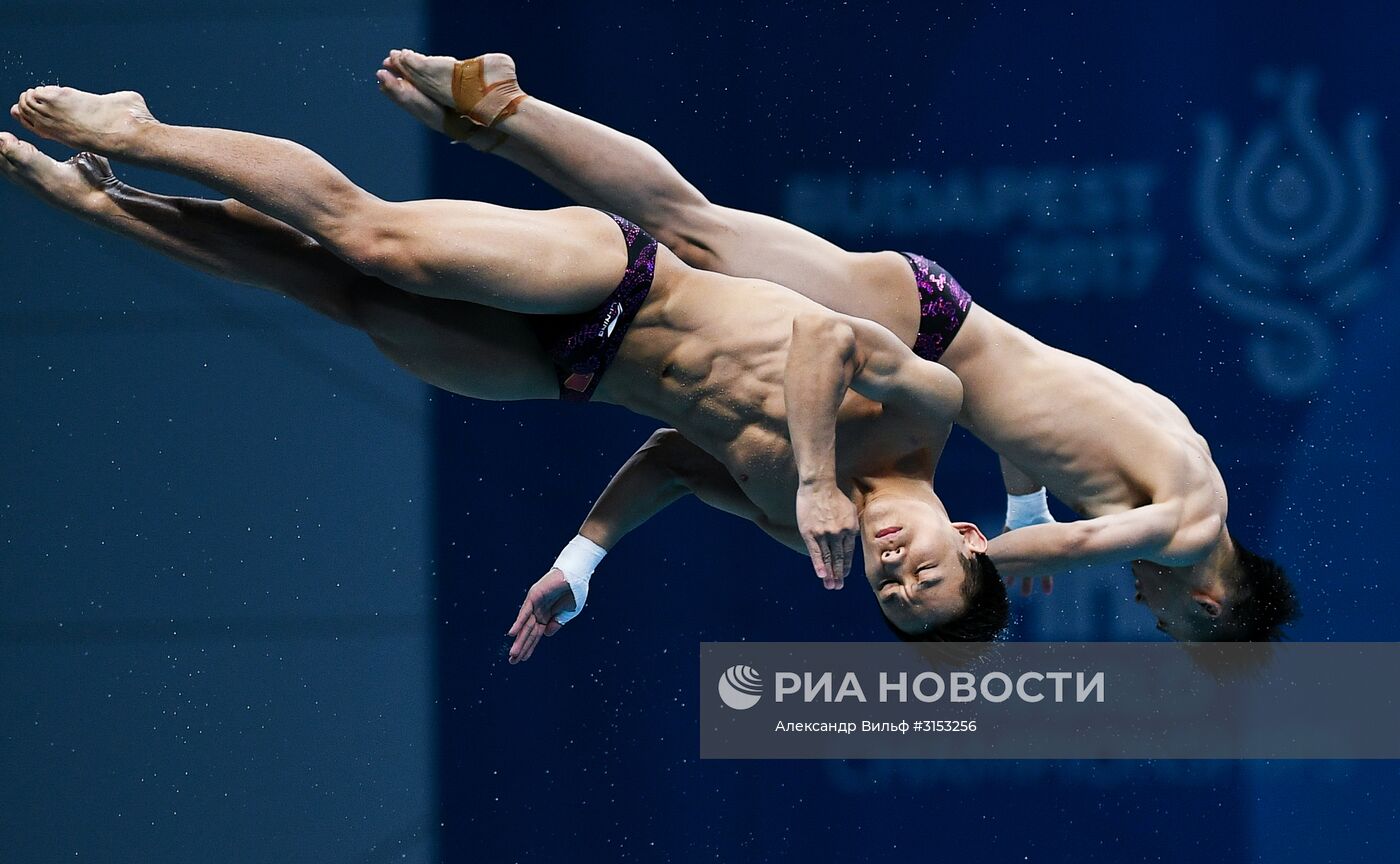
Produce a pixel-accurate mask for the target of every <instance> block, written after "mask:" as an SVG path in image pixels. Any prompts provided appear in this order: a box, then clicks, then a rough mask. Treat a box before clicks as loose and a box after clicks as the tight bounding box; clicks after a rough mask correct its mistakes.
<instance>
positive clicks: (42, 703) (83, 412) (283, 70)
mask: <svg viewBox="0 0 1400 864" xmlns="http://www.w3.org/2000/svg"><path fill="white" fill-rule="evenodd" d="M423 30H424V18H423V13H422V5H421V4H420V3H419V2H417V0H413V2H400V0H389V2H386V3H379V4H375V5H374V6H373V7H370V6H369V5H367V4H344V3H340V2H334V0H277V2H266V0H218V2H200V0H180V2H172V0H130V2H122V3H108V2H98V0H4V2H2V3H0V94H3V96H4V100H3V105H0V107H3V108H6V109H8V107H9V105H10V102H11V100H12V99H13V98H14V97H15V96H16V95H18V94H19V92H20V91H21V90H22V89H24V88H26V87H31V86H35V85H37V84H41V83H53V82H62V83H65V84H71V85H74V86H78V87H85V88H91V89H95V90H109V89H121V88H135V89H139V90H141V91H143V92H144V93H146V95H147V96H148V97H149V99H150V104H151V106H152V108H153V110H154V111H156V112H157V113H158V115H159V116H162V117H164V118H166V119H169V120H171V121H172V122H193V123H212V124H227V125H230V126H235V127H241V128H248V129H254V130H257V131H262V132H268V133H272V134H280V135H286V136H289V137H293V138H297V139H299V140H301V141H304V142H305V143H307V144H308V145H310V146H312V147H315V148H317V149H318V150H320V151H321V152H323V153H325V154H326V155H327V156H328V157H329V158H331V159H333V160H335V161H336V162H338V163H339V164H340V165H341V166H342V167H344V168H345V169H346V170H347V171H348V172H349V173H350V174H351V175H352V176H354V177H355V178H356V179H357V180H359V181H360V182H362V183H364V184H365V185H367V186H368V187H369V188H371V189H373V190H375V191H376V192H378V193H380V194H384V195H389V196H403V197H416V196H421V195H422V194H423V192H424V188H425V185H426V175H427V171H426V164H425V158H424V157H425V152H426V150H425V147H424V142H423V140H422V139H421V138H419V137H417V136H414V135H412V134H411V133H410V132H409V129H408V127H407V125H406V124H405V125H400V120H399V116H398V111H397V109H395V108H393V106H391V105H389V104H387V103H386V102H385V101H384V100H383V98H382V97H381V96H380V95H379V94H378V92H377V91H376V89H375V86H374V78H373V73H374V69H375V68H376V66H377V65H378V63H379V61H380V58H382V57H383V56H384V53H383V52H384V43H385V42H386V41H393V42H397V41H414V40H417V39H420V38H421V34H422V32H423ZM0 126H3V128H5V129H8V130H9V131H11V132H15V133H18V134H22V135H24V136H25V137H27V138H32V136H30V135H28V133H25V132H24V130H22V129H20V128H18V127H17V126H15V125H14V124H13V123H12V122H11V120H10V118H9V116H8V114H7V113H5V114H0ZM44 147H45V149H46V150H47V151H48V152H49V153H51V154H53V155H55V156H59V157H60V158H65V157H66V156H67V155H70V154H68V153H66V152H64V149H63V148H61V147H58V146H54V145H47V144H46V145H44ZM118 170H119V171H121V173H122V176H123V177H124V178H125V179H127V180H128V181H130V182H133V183H136V184H138V185H143V186H147V187H148V188H151V189H154V190H156V191H161V192H170V193H183V194H197V195H207V194H208V193H207V192H205V191H203V190H200V189H198V188H196V187H193V186H191V185H190V184H186V183H183V182H181V181H177V180H173V179H172V178H169V177H162V176H158V175H154V174H149V173H145V172H138V171H129V170H127V171H122V169H120V167H119V169H118ZM423 390H424V388H423V386H422V385H421V384H419V383H417V382H415V381H413V380H412V379H410V378H408V377H407V376H404V375H402V374H401V373H398V372H397V371H395V370H394V369H393V368H392V367H391V366H390V365H389V364H388V363H387V362H385V361H384V360H383V359H382V358H380V357H379V356H378V354H377V352H376V351H375V350H374V348H373V346H371V345H370V344H369V342H368V340H365V339H362V338H360V337H358V336H357V335H356V334H354V333H351V332H349V331H346V330H344V329H342V328H339V327H337V326H335V325H332V324H330V323H328V322H325V321H322V320H321V319H319V318H318V317H317V316H316V315H315V314H313V313H311V312H309V311H307V310H305V309H302V308H299V307H297V306H296V305H295V304H293V303H291V302H290V301H286V300H282V299H280V298H276V297H272V296H269V295H264V294H263V293H262V292H257V291H253V290H251V289H248V288H244V287H242V286H238V285H232V284H228V283H224V282H220V281H218V280H216V279H212V278H208V277H205V276H202V275H199V274H196V273H194V272H192V271H190V270H187V269H185V268H183V267H181V266H179V265H177V264H174V263H172V262H170V261H167V260H164V259H162V258H160V257H158V256H157V255H155V254H153V253H150V252H147V251H146V250H144V249H141V248H138V247H136V246H134V245H132V244H130V243H128V242H125V241H120V240H117V239H115V238H112V237H111V236H110V235H106V234H104V233H102V232H100V231H99V230H97V229H96V228H91V227H87V226H84V225H82V224H80V223H78V222H77V221H76V220H74V219H72V218H71V217H68V216H65V215H62V214H59V213H57V212H55V211H52V210H50V209H48V208H47V207H44V206H43V205H40V204H38V203H37V202H35V201H34V200H33V199H31V198H30V197H29V196H28V195H26V194H24V193H23V192H21V191H20V190H18V189H15V188H14V187H12V186H10V185H9V184H8V183H3V182H2V181H0V861H4V862H6V864H30V862H52V861H87V860H98V861H151V862H167V861H204V862H211V864H212V862H249V861H278V860H304V859H312V858H315V859H328V860H336V861H363V862H375V861H389V860H394V861H404V860H406V861H429V860H433V859H434V857H435V847H434V843H435V836H436V835H435V832H434V825H435V819H434V811H435V810H436V805H435V800H434V799H435V793H434V783H433V766H434V764H435V760H434V758H433V750H434V739H433V732H432V730H433V723H434V716H433V711H432V698H433V693H432V689H433V678H432V665H431V664H432V662H433V657H432V638H431V636H432V626H431V618H430V614H429V600H430V597H431V592H432V580H431V564H430V556H431V545H430V535H429V530H428V509H429V506H430V505H429V500H428V495H427V491H428V473H429V469H430V461H429V459H430V452H429V447H428V440H427V431H428V428H429V416H428V411H427V405H426V402H425V399H424V396H423Z"/></svg>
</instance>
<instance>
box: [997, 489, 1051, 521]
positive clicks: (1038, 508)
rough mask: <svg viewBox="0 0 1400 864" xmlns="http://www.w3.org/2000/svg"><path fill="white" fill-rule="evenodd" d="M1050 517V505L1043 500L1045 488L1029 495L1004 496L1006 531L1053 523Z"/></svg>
mask: <svg viewBox="0 0 1400 864" xmlns="http://www.w3.org/2000/svg"><path fill="white" fill-rule="evenodd" d="M1054 521H1055V517H1054V516H1051V515H1050V504H1049V502H1048V501H1046V500H1045V487H1043V486H1042V487H1041V488H1040V489H1037V490H1036V491H1034V492H1032V493H1031V494H1029V495H1007V496H1006V530H1008V531H1015V530H1016V529H1017V528H1025V527H1026V526H1027V525H1040V524H1043V523H1045V522H1054Z"/></svg>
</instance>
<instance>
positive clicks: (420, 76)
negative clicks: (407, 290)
mask: <svg viewBox="0 0 1400 864" xmlns="http://www.w3.org/2000/svg"><path fill="white" fill-rule="evenodd" d="M468 70H470V74H469V75H466V77H465V78H464V74H465V73H466V72H467V71H468ZM377 77H378V81H379V84H380V88H381V89H382V90H383V92H384V93H385V94H386V95H388V96H389V98H390V99H392V100H393V101H394V102H395V103H397V104H399V105H400V106H401V107H403V108H405V109H406V110H407V111H408V112H409V113H410V114H412V115H413V116H414V117H415V118H417V119H418V120H420V121H421V122H423V123H424V124H426V125H427V126H429V127H430V128H432V129H435V130H437V131H439V132H444V133H446V134H448V135H450V136H452V137H453V138H455V139H457V140H460V141H465V142H466V143H467V144H468V145H469V146H471V147H472V148H474V149H477V150H481V151H485V152H491V153H494V154H496V155H498V156H502V157H504V158H506V159H508V160H510V161H512V162H514V163H516V164H518V165H520V166H521V167H523V168H525V169H526V170H528V171H530V172H531V173H533V174H534V175H535V176H537V177H539V178H540V179H542V180H544V181H545V182H547V183H550V184H551V185H553V186H554V187H555V188H557V189H559V190H560V191H561V192H563V193H564V194H565V195H567V196H569V197H570V198H572V199H573V200H574V201H576V202H578V203H580V204H586V205H589V206H594V207H598V208H601V209H605V210H607V211H609V212H616V213H619V214H622V215H623V216H625V217H626V218H628V219H631V220H633V221H635V222H637V223H638V224H639V225H641V226H643V228H645V229H646V230H647V231H649V232H651V233H652V234H653V235H655V236H656V237H658V238H660V240H661V241H662V242H663V243H664V244H665V245H666V246H667V247H669V248H670V249H672V250H673V251H675V253H676V254H677V255H678V256H679V257H680V258H681V259H682V260H684V261H686V262H687V263H689V264H691V265H692V266H694V267H697V268H700V269H704V270H711V271H717V272H721V273H726V274H729V275H732V276H740V277H747V278H757V279H765V280H771V281H772V282H776V283H778V284H781V285H785V286H787V287H789V288H791V289H794V290H796V291H800V292H801V293H803V294H805V295H806V296H807V297H810V298H811V299H813V300H816V301H817V302H819V303H821V304H822V305H823V306H826V307H827V308H830V309H834V310H836V311H838V312H841V313H844V314H846V315H851V316H855V317H863V318H868V319H870V320H872V321H876V322H879V323H880V324H883V325H885V326H886V327H887V328H889V330H891V331H892V332H893V333H894V334H895V335H896V336H898V337H899V338H900V339H901V340H902V341H903V342H904V344H906V345H910V346H912V347H913V350H914V352H915V353H917V354H918V355H919V356H921V357H923V358H925V359H928V360H933V361H937V362H939V363H942V364H943V365H944V366H947V367H948V368H949V369H952V370H953V371H954V372H955V373H957V375H958V377H959V378H960V379H961V380H962V383H963V387H964V399H963V402H962V407H961V410H960V412H959V414H958V417H957V422H958V423H959V424H961V425H963V426H964V427H966V428H967V429H968V430H969V431H971V432H972V433H973V434H974V435H975V436H977V437H978V438H979V439H981V440H982V441H983V442H985V443H986V444H987V445H989V446H990V447H991V448H992V449H993V450H995V451H996V452H997V453H998V454H1000V456H1001V461H1002V470H1003V475H1004V478H1005V481H1006V488H1007V492H1008V514H1007V527H1008V528H1010V529H1015V530H1010V531H1007V532H1006V533H1003V534H1002V535H1000V536H998V537H996V538H995V539H993V540H992V541H991V542H990V545H989V547H988V555H990V556H991V558H992V560H993V561H994V562H995V565H996V567H997V569H998V570H999V571H1000V572H1001V573H1002V574H1003V576H1004V577H1005V578H1006V580H1007V582H1008V584H1010V583H1011V582H1012V581H1013V580H1016V579H1020V580H1021V584H1022V593H1023V594H1029V593H1030V586H1031V581H1032V579H1034V578H1036V577H1039V578H1041V579H1042V580H1043V581H1042V585H1043V589H1044V590H1047V591H1048V590H1049V588H1050V584H1051V583H1050V581H1049V580H1050V578H1051V576H1052V575H1053V574H1055V573H1057V572H1060V571H1062V570H1065V569H1069V568H1072V567H1075V566H1079V565H1085V564H1093V563H1113V562H1123V561H1130V562H1132V571H1133V575H1134V577H1135V583H1136V585H1137V588H1138V591H1137V599H1138V600H1139V601H1140V602H1142V603H1144V604H1145V605H1146V606H1147V608H1148V609H1149V610H1150V611H1151V612H1152V613H1153V614H1154V615H1155V616H1156V618H1157V621H1158V628H1159V629H1161V630H1163V631H1164V632H1166V633H1168V634H1170V635H1171V636H1172V637H1173V638H1176V639H1182V640H1193V641H1194V640H1262V639H1273V638H1278V637H1279V636H1280V635H1281V629H1282V627H1283V626H1284V625H1285V624H1287V623H1290V622H1291V620H1292V619H1293V618H1294V617H1295V616H1296V614H1297V604H1296V601H1295V599H1294V596H1293V591H1292V588H1291V586H1290V585H1289V583H1288V581H1287V579H1286V578H1285V576H1284V574H1283V571H1282V570H1281V569H1280V568H1279V567H1278V566H1276V565H1275V564H1274V563H1273V562H1272V561H1269V560H1267V559H1265V558H1262V557H1260V556H1258V555H1256V554H1254V553H1252V552H1250V551H1249V550H1247V549H1245V548H1244V546H1242V545H1241V544H1240V543H1239V542H1238V541H1237V540H1236V539H1235V538H1234V537H1233V536H1232V535H1231V533H1230V531H1229V529H1228V528H1227V527H1226V522H1225V520H1226V515H1227V511H1228V498H1227V494H1226V488H1225V483H1224V480H1223V479H1222V477H1221V475H1220V471H1219V470H1218V468H1217V467H1216V465H1215V463H1214V462H1213V460H1212V459H1211V454H1210V448H1209V446H1208V445H1207V443H1206V441H1205V439H1204V438H1202V437H1201V436H1200V435H1199V434H1197V433H1196V431H1195V430H1194V429H1193V428H1192V426H1191V424H1190V422H1189V421H1188V420H1187V418H1186V416H1185V415H1184V414H1182V412H1181V411H1180V409H1178V408H1177V407H1176V405H1174V404H1173V403H1172V402H1171V401H1170V400H1168V399H1167V398H1166V397H1164V396H1162V395H1160V394H1158V393H1156V392H1154V391H1152V390H1151V389H1149V388H1147V387H1145V386H1143V385H1142V384H1138V383H1135V382H1133V381H1130V380H1128V379H1127V378H1125V377H1123V376H1122V375H1119V374H1118V373H1116V372H1114V371H1113V370H1111V369H1108V368H1106V367H1104V366H1102V365H1100V364H1098V363H1095V362H1093V361H1091V360H1087V359H1085V358H1083V357H1079V356H1076V355H1073V354H1069V353H1067V352H1064V351H1060V350H1058V349H1055V348H1052V347H1050V346H1048V345H1045V344H1044V343H1042V342H1040V341H1038V340H1036V339H1034V338H1033V337H1031V336H1030V335H1029V334H1027V333H1026V332H1025V331H1023V330H1021V329H1019V328H1017V327H1015V326H1013V325H1011V324H1009V323H1007V322H1006V321H1004V320H1002V319H1000V318H998V317H997V316H995V315H993V314H992V313H991V312H989V311H987V310H986V309H985V308H983V307H981V306H979V305H975V304H973V303H972V302H971V299H970V297H969V296H968V294H967V292H965V291H964V290H963V289H962V288H961V287H960V286H959V285H958V283H957V282H956V281H955V280H954V279H953V278H952V276H951V275H949V274H948V273H947V271H945V270H943V269H942V268H941V267H939V266H938V265H937V264H934V263H933V262H932V261H930V260H928V259H925V258H923V257H921V256H918V255H909V254H900V253H895V252H876V253H853V252H847V251H845V250H842V249H840V248H838V247H836V246H835V245H833V244H831V243H829V242H827V241H826V240H824V239H822V238H820V237H818V236H816V235H814V234H811V233H809V232H807V231H805V230H803V229H801V228H798V227H797V226H794V225H790V224H787V223H785V222H782V221H779V220H777V219H773V218H771V217H768V216H764V215H761V214H756V213H749V212H744V211H740V210H735V209H732V208H727V207H722V206H719V205H716V204H713V203H711V202H710V201H709V200H707V199H706V198H705V197H704V196H703V195H702V194H701V193H700V192H699V191H698V190H697V189H696V188H695V187H694V186H692V185H691V184H690V183H689V182H687V181H686V180H685V178H684V177H682V176H681V174H680V173H679V172H678V171H677V170H676V169H675V167H673V166H672V165H671V164H670V163H669V162H668V161H667V160H666V159H665V158H664V157H663V156H662V155H661V154H660V153H659V152H657V151H656V150H655V149H654V148H653V147H651V146H650V145H648V144H646V143H645V142H643V141H640V140H638V139H636V138H633V137H631V136H628V135H625V134H623V133H621V132H617V131H615V130H613V129H609V128H608V127H606V126H603V125H601V124H599V123H596V122H593V121H591V120H588V119H585V118H583V117H580V116H578V115H575V114H572V113H570V112H568V111H566V110H564V109H562V108H559V107H557V106H554V105H551V104H549V103H547V102H545V101H543V100H540V99H537V98H527V97H526V95H525V93H524V91H523V90H521V89H520V85H519V82H518V80H517V78H516V71H515V63H514V61H513V60H512V59H511V58H510V57H509V56H507V55H504V54H486V55H483V56H481V57H478V58H473V59H471V60H467V61H458V60H455V59H454V58H449V57H433V56H427V55H423V54H420V53H417V52H414V51H406V50H400V51H393V52H391V53H390V55H389V57H387V58H386V59H385V61H384V68H383V69H381V70H380V71H379V72H378V73H377ZM464 80H467V81H472V80H479V81H480V82H481V83H482V85H483V86H484V88H485V89H487V90H490V91H493V92H499V93H501V94H502V98H508V99H509V100H510V110H508V111H502V112H483V111H480V110H475V109H474V106H473V104H471V103H470V98H471V94H470V93H467V92H466V91H464V89H463V86H462V85H463V81H464ZM464 96H465V97H466V99H467V101H464ZM756 302H757V301H756ZM682 432H684V430H682ZM657 443H658V442H657V439H655V438H653V440H652V441H651V442H649V443H648V445H647V446H645V447H643V449H642V450H640V451H638V453H637V455H636V456H634V457H633V459H632V461H630V462H629V463H628V464H627V466H625V467H624V469H623V472H622V474H621V475H619V477H618V478H616V479H615V480H614V484H615V485H617V484H627V486H628V487H632V486H633V485H641V484H642V481H641V480H638V479H635V478H633V477H630V476H628V475H629V474H630V473H633V472H646V474H645V476H652V477H655V478H662V479H664V478H666V477H667V476H668V475H667V472H666V469H664V468H660V467H655V466H652V465H651V463H652V462H655V461H657V460H661V459H662V458H663V457H662V456H661V455H659V454H660V453H662V452H666V449H664V448H659V447H658V446H657ZM826 458H828V460H829V454H827V456H826ZM682 462H683V460H682ZM678 470H682V471H683V470H684V468H682V469H678ZM656 482H661V480H657V481H656ZM667 482H669V481H667ZM1047 488H1048V490H1049V491H1050V492H1051V493H1052V494H1054V495H1055V497H1057V498H1059V499H1060V500H1061V501H1063V502H1064V503H1066V504H1067V505H1069V506H1070V507H1071V509H1073V510H1074V511H1075V512H1077V513H1078V514H1079V515H1081V516H1082V517H1084V518H1082V519H1080V520H1078V521H1073V522H1066V523H1058V522H1055V521H1053V520H1052V519H1051V518H1050V514H1049V510H1048V508H1047V505H1046V499H1045V491H1046V489H1047ZM606 498H607V496H605V498H604V499H603V500H606ZM665 499H666V496H665V495H661V494H658V495H657V496H656V497H654V498H647V499H643V500H650V501H653V502H654V503H655V504H656V505H657V507H660V506H664V501H665ZM603 500H600V502H599V505H600V506H602V504H603ZM646 515H649V514H647V513H643V512H630V513H629V514H628V519H627V521H629V522H640V521H642V520H644V519H645V517H646ZM590 531H591V532H593V534H591V535H590ZM615 533H616V532H614V531H613V530H611V529H606V528H603V527H600V526H599V524H598V520H596V519H594V518H593V517H590V521H589V522H587V523H585V526H584V528H583V535H584V536H594V539H595V540H599V542H600V543H601V547H600V551H601V548H602V547H606V546H607V543H606V542H603V540H611V541H614V542H615V539H616V538H615ZM599 538H602V539H599ZM870 539H871V538H869V537H867V538H866V540H867V550H869V543H870ZM875 539H882V538H875ZM893 546H894V550H895V552H896V554H899V553H900V552H901V550H903V551H908V549H907V547H905V546H904V545H903V544H900V543H894V544H893ZM867 569H868V570H869V569H870V565H867ZM872 572H873V571H872ZM555 578H557V574H555V573H554V571H551V573H550V574H549V575H547V576H546V580H553V579H555ZM838 584H839V580H838ZM882 608H884V609H885V610H886V612H887V615H890V617H891V618H892V620H894V621H895V623H896V624H898V623H900V619H899V618H898V617H897V616H898V614H899V613H898V612H896V613H894V614H891V612H890V610H891V608H892V607H890V606H888V605H884V606H882ZM548 614H549V610H548V609H544V608H542V607H540V606H539V604H538V602H537V601H536V600H535V599H532V598H530V597H527V600H526V603H525V607H524V608H522V612H521V616H522V620H523V618H525V617H528V616H529V615H534V616H535V617H545V616H547V615H548Z"/></svg>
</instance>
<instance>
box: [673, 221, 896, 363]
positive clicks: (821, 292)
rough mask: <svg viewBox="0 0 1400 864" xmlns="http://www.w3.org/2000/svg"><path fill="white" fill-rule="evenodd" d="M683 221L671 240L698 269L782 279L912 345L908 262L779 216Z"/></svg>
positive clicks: (674, 231) (802, 292)
mask: <svg viewBox="0 0 1400 864" xmlns="http://www.w3.org/2000/svg"><path fill="white" fill-rule="evenodd" d="M701 209H702V210H703V212H700V213H696V214H690V215H687V216H684V217H681V218H678V219H677V222H678V223H680V224H682V225H683V227H682V228H679V229H675V230H672V231H670V232H668V233H670V234H671V235H672V236H671V237H669V238H668V239H670V240H671V241H672V242H673V243H675V244H676V246H677V247H679V248H677V249H675V251H676V252H677V254H679V255H680V256H681V258H682V259H683V260H685V261H686V263H688V264H690V265H691V266H693V267H699V268H701V269H705V270H713V271H716V272H719V273H726V274H728V275H730V276H739V277H746V278H752V279H766V280H768V281H770V282H776V283H778V284H779V285H783V286H785V287H787V288H789V289H791V290H793V291H796V292H798V293H799V294H802V295H804V296H806V297H809V298H811V299H812V300H815V301H817V302H818V303H820V304H822V305H823V306H825V307H827V308H828V309H832V310H835V311H837V312H841V313H843V314H845V315H853V316H855V317H858V318H865V319H868V320H871V321H875V322H877V323H879V324H883V325H884V326H886V327H888V328H889V329H890V330H892V331H894V332H895V334H896V335H898V336H899V337H900V338H901V339H904V340H906V341H907V342H910V343H912V341H913V338H914V336H915V334H917V333H918V329H919V308H918V306H919V303H918V290H917V288H916V287H915V285H914V276H913V273H912V271H911V270H910V268H909V264H908V263H907V262H906V261H905V260H904V258H903V257H902V256H900V255H897V254H895V253H893V252H874V253H870V252H848V251H846V250H845V249H842V248H841V247H839V246H837V245H835V244H834V243H831V242H830V241H828V240H825V239H823V238H821V237H818V236H817V235H816V234H813V233H812V232H810V231H807V230H805V229H803V228H799V227H797V226H796V225H793V224H791V223H788V222H784V221H782V220H780V219H774V218H773V217H771V216H764V215H763V214H761V213H750V212H748V211H744V210H736V209H734V208H732V207H717V206H714V205H706V206H705V207H703V208H701Z"/></svg>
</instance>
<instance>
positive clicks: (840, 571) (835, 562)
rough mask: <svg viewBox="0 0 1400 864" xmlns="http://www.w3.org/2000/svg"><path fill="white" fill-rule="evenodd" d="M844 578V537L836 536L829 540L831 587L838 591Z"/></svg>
mask: <svg viewBox="0 0 1400 864" xmlns="http://www.w3.org/2000/svg"><path fill="white" fill-rule="evenodd" d="M845 580H846V538H844V537H836V538H834V539H833V540H832V541H831V582H832V585H831V587H832V588H835V589H837V590H838V591H839V590H840V589H841V586H842V584H843V583H844V582H845Z"/></svg>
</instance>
